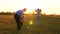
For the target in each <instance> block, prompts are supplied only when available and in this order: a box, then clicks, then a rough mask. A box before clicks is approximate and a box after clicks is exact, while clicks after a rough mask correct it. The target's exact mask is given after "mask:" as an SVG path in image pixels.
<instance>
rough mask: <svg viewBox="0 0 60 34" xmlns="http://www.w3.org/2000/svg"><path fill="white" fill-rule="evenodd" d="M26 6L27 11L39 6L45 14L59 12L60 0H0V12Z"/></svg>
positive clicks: (12, 10)
mask: <svg viewBox="0 0 60 34" xmlns="http://www.w3.org/2000/svg"><path fill="white" fill-rule="evenodd" d="M23 8H27V12H30V11H32V10H33V9H36V8H40V9H42V13H45V14H60V0H0V12H1V11H4V12H6V11H11V12H14V11H15V12H16V11H17V10H20V9H23Z"/></svg>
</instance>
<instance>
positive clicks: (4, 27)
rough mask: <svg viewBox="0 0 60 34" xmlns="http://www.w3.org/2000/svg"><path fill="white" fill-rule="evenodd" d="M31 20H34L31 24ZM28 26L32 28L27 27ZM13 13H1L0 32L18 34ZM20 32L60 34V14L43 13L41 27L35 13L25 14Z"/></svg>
mask: <svg viewBox="0 0 60 34" xmlns="http://www.w3.org/2000/svg"><path fill="white" fill-rule="evenodd" d="M30 20H31V21H32V22H33V24H32V25H30V24H29V22H30ZM27 26H29V27H30V28H29V29H27ZM17 32H18V31H17V26H16V22H15V20H14V17H13V15H0V34H17ZM18 34H60V16H48V15H41V20H40V27H39V28H38V27H37V26H36V17H35V15H25V21H24V23H23V27H22V29H21V30H20V31H19V32H18Z"/></svg>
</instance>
